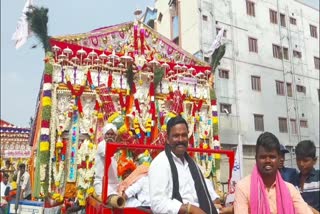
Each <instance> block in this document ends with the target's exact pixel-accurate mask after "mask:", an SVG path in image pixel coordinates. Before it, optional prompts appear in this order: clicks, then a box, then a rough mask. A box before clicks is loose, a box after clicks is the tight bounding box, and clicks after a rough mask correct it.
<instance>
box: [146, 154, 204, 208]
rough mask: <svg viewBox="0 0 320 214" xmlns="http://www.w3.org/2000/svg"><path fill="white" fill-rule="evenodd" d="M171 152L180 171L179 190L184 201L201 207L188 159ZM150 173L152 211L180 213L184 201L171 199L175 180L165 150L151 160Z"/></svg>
mask: <svg viewBox="0 0 320 214" xmlns="http://www.w3.org/2000/svg"><path fill="white" fill-rule="evenodd" d="M171 154H172V158H173V161H174V163H175V165H176V167H177V171H178V179H179V192H180V195H181V197H182V201H183V203H184V204H186V203H190V204H193V205H195V206H197V207H199V202H198V197H197V193H196V190H195V186H194V181H193V178H192V175H191V172H190V170H189V165H188V162H187V161H186V160H185V161H184V162H182V161H181V159H180V158H178V157H176V156H175V155H174V154H173V153H172V152H171ZM148 175H149V187H150V188H149V191H150V201H151V209H152V212H153V213H166V214H176V213H178V212H179V209H180V207H181V205H182V203H181V202H180V201H178V200H177V199H171V198H172V189H173V181H172V173H171V168H170V164H169V160H168V158H167V156H166V154H165V151H162V152H161V153H160V154H159V155H158V156H157V157H156V158H155V159H154V160H153V161H152V162H151V165H150V168H149V172H148Z"/></svg>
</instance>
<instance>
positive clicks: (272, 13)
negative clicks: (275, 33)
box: [269, 9, 278, 24]
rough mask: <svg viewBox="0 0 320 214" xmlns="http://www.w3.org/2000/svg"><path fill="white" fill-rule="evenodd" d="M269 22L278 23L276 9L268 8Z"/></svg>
mask: <svg viewBox="0 0 320 214" xmlns="http://www.w3.org/2000/svg"><path fill="white" fill-rule="evenodd" d="M269 14H270V22H271V23H273V24H278V18H277V11H274V10H271V9H270V10H269Z"/></svg>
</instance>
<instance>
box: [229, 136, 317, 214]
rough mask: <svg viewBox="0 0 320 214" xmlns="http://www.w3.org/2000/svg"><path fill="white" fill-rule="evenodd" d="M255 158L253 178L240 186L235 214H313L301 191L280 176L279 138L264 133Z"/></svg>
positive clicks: (236, 191)
mask: <svg viewBox="0 0 320 214" xmlns="http://www.w3.org/2000/svg"><path fill="white" fill-rule="evenodd" d="M255 158H256V165H255V166H254V168H253V171H252V173H251V175H249V176H246V177H244V178H243V179H241V180H240V181H239V182H238V183H237V185H236V190H235V200H234V213H241V214H248V213H255V214H256V213H270V214H277V213H279V214H282V213H285V214H312V211H311V209H310V208H309V206H308V205H307V203H306V202H304V201H303V199H302V197H301V195H300V193H299V191H298V190H297V189H296V188H295V187H294V186H293V185H292V184H290V183H288V182H285V181H284V180H283V179H282V177H281V175H280V172H279V170H278V168H279V162H280V143H279V140H278V139H277V137H276V136H275V135H273V134H272V133H270V132H264V133H262V134H261V135H260V136H259V137H258V139H257V144H256V156H255Z"/></svg>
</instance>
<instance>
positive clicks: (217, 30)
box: [216, 27, 227, 37]
mask: <svg viewBox="0 0 320 214" xmlns="http://www.w3.org/2000/svg"><path fill="white" fill-rule="evenodd" d="M220 30H221V28H220V27H217V28H216V33H217V35H218V33H219V31H220ZM223 37H227V30H224V31H223Z"/></svg>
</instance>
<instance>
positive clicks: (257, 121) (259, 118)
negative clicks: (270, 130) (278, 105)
mask: <svg viewBox="0 0 320 214" xmlns="http://www.w3.org/2000/svg"><path fill="white" fill-rule="evenodd" d="M253 117H254V129H255V130H256V131H264V125H263V115H261V114H254V115H253Z"/></svg>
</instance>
